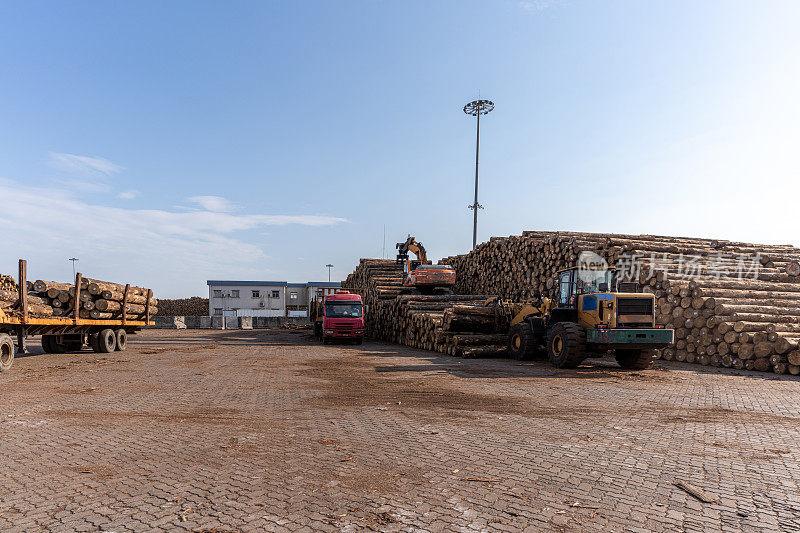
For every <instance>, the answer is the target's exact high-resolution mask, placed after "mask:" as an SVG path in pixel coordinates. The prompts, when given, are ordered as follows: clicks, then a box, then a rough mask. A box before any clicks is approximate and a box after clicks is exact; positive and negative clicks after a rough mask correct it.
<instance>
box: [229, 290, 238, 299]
mask: <svg viewBox="0 0 800 533" xmlns="http://www.w3.org/2000/svg"><path fill="white" fill-rule="evenodd" d="M238 297H239V291H231V298H238Z"/></svg>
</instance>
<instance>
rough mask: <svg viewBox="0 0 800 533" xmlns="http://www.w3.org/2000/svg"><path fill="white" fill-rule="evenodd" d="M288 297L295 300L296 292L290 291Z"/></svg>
mask: <svg viewBox="0 0 800 533" xmlns="http://www.w3.org/2000/svg"><path fill="white" fill-rule="evenodd" d="M289 299H290V300H297V293H296V292H290V293H289Z"/></svg>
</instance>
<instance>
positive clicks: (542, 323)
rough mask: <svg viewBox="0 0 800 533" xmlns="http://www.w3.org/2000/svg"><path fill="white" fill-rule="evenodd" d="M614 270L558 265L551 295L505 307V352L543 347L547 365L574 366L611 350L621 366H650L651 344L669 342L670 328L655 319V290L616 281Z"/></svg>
mask: <svg viewBox="0 0 800 533" xmlns="http://www.w3.org/2000/svg"><path fill="white" fill-rule="evenodd" d="M587 274H588V275H587ZM614 274H615V272H614V271H613V270H608V269H598V270H597V271H594V272H588V273H587V271H586V270H584V269H579V268H578V267H572V268H568V269H564V270H561V271H559V272H558V273H557V274H556V277H555V297H554V298H553V299H551V298H542V297H537V298H533V299H531V300H528V301H527V302H526V303H525V304H523V305H522V307H521V308H517V309H513V310H512V311H511V312H510V315H509V316H510V317H512V318H511V328H510V330H509V336H508V353H509V355H510V356H511V357H512V358H514V359H530V358H534V357H535V356H536V355H537V354H541V353H543V352H546V353H547V357H548V359H549V360H550V363H551V364H552V365H553V366H555V367H557V368H575V367H576V366H578V365H579V364H580V363H581V362H582V361H583V360H584V359H585V358H587V357H601V356H603V355H605V354H606V353H609V352H611V351H613V352H614V355H615V357H616V359H617V362H618V363H619V365H620V366H621V367H622V368H626V369H643V368H647V367H648V366H650V363H651V362H652V360H653V349H654V348H663V347H666V346H669V345H671V344H672V343H673V340H674V331H673V330H671V329H666V328H664V326H663V325H659V324H656V322H655V310H656V302H655V296H653V295H652V294H647V293H640V292H638V283H624V282H619V283H617V280H616V279H615V278H616V277H617V276H615V275H614ZM619 289H622V290H619Z"/></svg>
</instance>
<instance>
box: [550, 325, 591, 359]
mask: <svg viewBox="0 0 800 533" xmlns="http://www.w3.org/2000/svg"><path fill="white" fill-rule="evenodd" d="M547 356H548V359H550V364H551V365H553V366H554V367H556V368H576V367H577V366H578V365H579V364H581V362H582V361H583V360H584V359H586V330H585V329H583V328H582V327H581V326H580V325H578V324H576V323H575V322H557V323H556V324H554V325H553V326H552V327H551V328H550V331H548V332H547Z"/></svg>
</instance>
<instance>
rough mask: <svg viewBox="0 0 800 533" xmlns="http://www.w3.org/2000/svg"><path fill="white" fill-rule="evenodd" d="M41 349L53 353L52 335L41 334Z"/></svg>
mask: <svg viewBox="0 0 800 533" xmlns="http://www.w3.org/2000/svg"><path fill="white" fill-rule="evenodd" d="M42 350H44V353H53V337H51V336H50V335H42Z"/></svg>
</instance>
